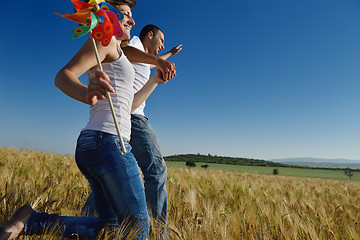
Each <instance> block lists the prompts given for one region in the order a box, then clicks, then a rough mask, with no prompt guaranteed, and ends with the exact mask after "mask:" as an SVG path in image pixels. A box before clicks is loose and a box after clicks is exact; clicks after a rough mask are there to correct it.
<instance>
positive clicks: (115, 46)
mask: <svg viewBox="0 0 360 240" xmlns="http://www.w3.org/2000/svg"><path fill="white" fill-rule="evenodd" d="M103 48H104V51H105V52H106V57H105V59H104V60H105V62H112V61H115V60H117V59H119V58H120V57H121V55H122V52H121V50H120V45H119V43H118V41H117V40H116V38H115V37H113V38H112V39H111V41H110V43H109V45H108V46H106V47H104V46H103Z"/></svg>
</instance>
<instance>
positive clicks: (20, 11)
mask: <svg viewBox="0 0 360 240" xmlns="http://www.w3.org/2000/svg"><path fill="white" fill-rule="evenodd" d="M190 3H191V4H189V6H186V2H179V1H165V0H161V1H149V0H147V1H141V0H138V3H137V6H136V7H135V8H134V9H133V16H134V19H135V22H136V25H135V26H134V27H133V29H132V34H133V35H137V34H139V32H140V30H141V28H142V27H143V26H144V25H146V24H148V23H152V24H155V25H158V26H159V27H160V28H162V29H163V31H164V32H165V46H166V49H165V51H167V50H170V49H171V47H173V46H175V45H177V44H183V51H182V52H180V53H179V54H178V55H176V56H174V57H172V58H170V59H169V60H172V61H174V62H175V64H176V67H177V77H176V78H174V79H173V80H171V81H170V82H169V83H167V84H166V85H162V86H159V87H158V88H157V89H156V91H155V92H154V94H153V95H152V96H151V97H150V98H149V100H148V104H147V108H146V114H147V116H148V117H149V118H150V121H151V124H152V126H153V128H154V129H155V130H156V132H157V134H158V137H159V141H160V144H161V148H162V152H163V154H164V155H165V156H167V155H172V154H182V153H201V154H212V155H219V156H220V155H221V156H236V157H248V158H260V159H266V160H270V159H273V158H286V157H318V158H348V159H354V160H355V159H356V160H359V159H360V152H359V150H358V149H359V144H360V128H359V124H360V111H359V110H360V94H359V92H360V91H359V90H360V82H359V76H360V67H359V66H360V14H359V12H360V2H359V1H358V0H345V1H344V0H301V1H299V0H272V1H269V0H239V1H229V2H227V3H226V4H224V5H221V4H220V2H219V1H214V0H210V1H203V0H200V1H191V2H190ZM72 8H73V7H72V3H71V1H70V0H69V1H46V2H42V3H41V5H39V6H36V5H34V4H33V3H31V2H24V3H21V6H15V5H8V6H7V7H6V11H4V13H3V14H4V15H3V19H5V20H6V21H7V23H9V24H3V26H2V32H3V34H2V35H1V38H0V56H1V58H0V73H1V74H0V81H1V87H0V111H1V113H0V116H1V117H0V146H2V147H16V148H20V149H37V150H45V151H48V152H54V153H64V154H71V155H72V154H73V153H74V149H75V144H76V138H77V136H78V134H79V132H80V130H81V129H82V128H83V127H84V126H85V124H86V122H87V119H88V112H89V107H88V106H87V105H85V104H82V103H80V102H77V101H75V100H73V99H70V98H69V97H67V96H65V95H64V94H62V93H61V92H60V91H59V90H58V89H57V88H56V87H55V86H54V83H53V80H54V76H55V74H56V72H57V71H58V70H59V69H60V68H61V67H62V66H63V65H64V64H66V63H67V61H69V60H70V58H71V57H72V56H73V55H74V54H75V52H76V51H77V50H78V49H79V48H80V46H81V45H82V44H83V42H84V41H85V40H86V38H87V37H84V38H82V39H77V40H70V39H69V36H70V35H71V30H72V29H73V28H74V27H75V26H76V24H75V23H73V22H71V21H69V20H66V19H63V18H61V17H59V16H57V15H55V14H54V12H58V13H62V14H63V13H71V12H72ZM34 9H36V11H37V13H36V14H35V13H34ZM82 80H83V78H82Z"/></svg>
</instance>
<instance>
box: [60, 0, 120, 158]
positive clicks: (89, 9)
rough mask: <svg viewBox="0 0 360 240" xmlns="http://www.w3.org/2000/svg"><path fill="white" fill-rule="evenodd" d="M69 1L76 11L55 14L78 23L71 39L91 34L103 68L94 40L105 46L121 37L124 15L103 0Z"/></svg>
mask: <svg viewBox="0 0 360 240" xmlns="http://www.w3.org/2000/svg"><path fill="white" fill-rule="evenodd" d="M71 2H72V3H73V4H74V6H75V10H76V12H75V13H74V14H64V15H61V14H58V13H55V14H57V15H60V16H62V17H64V18H67V19H70V20H72V21H74V22H77V23H79V24H80V26H79V27H77V28H75V29H74V30H73V36H72V37H71V38H72V39H75V38H79V37H82V36H84V35H85V34H87V33H89V34H90V35H91V40H92V41H91V42H92V45H93V48H94V52H95V56H96V60H97V63H98V67H99V69H100V70H103V68H102V65H101V62H100V58H99V54H98V51H97V48H96V44H95V41H94V40H97V41H100V42H101V44H102V45H103V46H105V47H106V46H108V45H109V43H110V41H111V38H112V36H113V35H115V36H116V37H118V38H121V37H122V36H123V34H124V33H123V31H122V29H121V26H120V23H119V20H122V19H123V18H124V15H123V14H122V13H121V12H120V11H118V10H117V9H116V8H114V7H112V6H111V5H110V4H108V3H106V2H104V0H90V1H89V3H87V2H83V1H79V0H71ZM106 97H107V99H108V102H109V104H110V109H111V113H112V116H113V119H114V123H115V127H116V130H117V133H118V136H119V140H120V144H121V149H122V152H123V153H125V152H126V148H125V144H124V141H123V139H122V137H121V132H120V127H119V124H118V121H117V118H116V114H115V110H114V107H113V103H112V100H111V96H110V94H109V92H106Z"/></svg>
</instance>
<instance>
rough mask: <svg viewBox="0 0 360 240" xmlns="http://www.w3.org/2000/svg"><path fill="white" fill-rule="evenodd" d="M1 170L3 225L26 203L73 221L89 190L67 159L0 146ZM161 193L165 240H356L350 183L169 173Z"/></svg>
mask: <svg viewBox="0 0 360 240" xmlns="http://www.w3.org/2000/svg"><path fill="white" fill-rule="evenodd" d="M0 167H1V168H0V182H1V185H0V223H1V224H2V223H4V222H5V221H6V220H8V219H9V218H10V217H11V215H12V214H13V213H14V211H15V210H16V209H17V208H18V207H20V206H21V205H23V204H25V203H29V204H31V205H32V206H33V207H34V208H35V209H36V210H37V211H46V212H49V213H57V214H61V215H76V216H79V215H80V209H81V207H82V205H83V204H84V202H85V200H86V198H87V196H88V194H89V192H90V189H89V187H88V183H87V181H86V180H85V178H84V177H83V176H82V174H81V173H80V171H79V170H78V168H77V167H76V164H75V162H74V158H73V157H68V156H61V155H54V154H50V153H45V152H37V151H20V150H16V149H9V148H0ZM167 188H168V194H169V217H168V227H169V232H170V234H171V237H170V239H194V240H196V239H206V240H208V239H216V240H218V239H224V240H225V239H226V240H227V239H314V240H315V239H326V240H327V239H360V226H359V225H360V198H359V197H358V194H359V192H360V185H359V182H356V181H342V180H341V181H340V180H330V179H329V180H327V179H316V178H298V177H283V176H272V175H259V174H250V173H241V172H224V171H220V170H204V169H178V168H169V169H168V182H167ZM152 225H153V227H152V232H151V239H161V234H160V231H158V230H157V229H159V228H157V227H156V226H155V223H154V222H152ZM53 238H54V237H51V236H49V237H47V238H46V239H53ZM23 239H40V238H39V237H23ZM41 239H44V238H41ZM54 239H56V238H54Z"/></svg>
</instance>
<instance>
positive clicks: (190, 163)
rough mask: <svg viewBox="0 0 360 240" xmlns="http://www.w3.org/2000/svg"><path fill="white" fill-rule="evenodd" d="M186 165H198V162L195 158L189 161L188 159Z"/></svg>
mask: <svg viewBox="0 0 360 240" xmlns="http://www.w3.org/2000/svg"><path fill="white" fill-rule="evenodd" d="M186 166H188V167H196V162H195V161H194V160H188V161H186Z"/></svg>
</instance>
